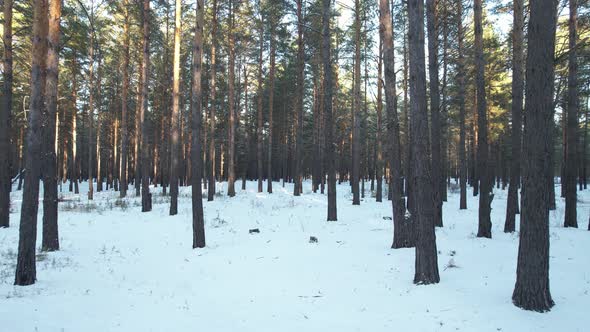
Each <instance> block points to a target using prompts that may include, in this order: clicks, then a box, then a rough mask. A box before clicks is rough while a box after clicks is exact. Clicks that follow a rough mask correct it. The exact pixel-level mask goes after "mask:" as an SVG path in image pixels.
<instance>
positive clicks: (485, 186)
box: [473, 0, 493, 238]
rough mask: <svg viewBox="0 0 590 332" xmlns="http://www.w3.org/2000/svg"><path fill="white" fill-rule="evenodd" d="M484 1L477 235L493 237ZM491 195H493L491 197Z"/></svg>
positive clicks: (478, 41) (478, 38)
mask: <svg viewBox="0 0 590 332" xmlns="http://www.w3.org/2000/svg"><path fill="white" fill-rule="evenodd" d="M482 2H483V0H474V5H473V12H474V28H475V67H476V86H477V120H478V122H477V127H478V133H477V172H478V175H479V180H480V187H481V188H480V194H479V224H478V228H477V237H487V238H491V237H492V221H491V219H490V212H491V207H490V205H491V203H492V202H491V198H492V197H493V195H491V191H492V184H493V183H492V182H491V181H490V180H491V179H490V169H489V165H488V164H489V162H488V157H489V151H488V150H489V148H488V121H487V104H486V91H485V86H486V84H485V59H484V54H483V27H482ZM490 196H491V197H490Z"/></svg>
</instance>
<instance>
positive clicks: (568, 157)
mask: <svg viewBox="0 0 590 332" xmlns="http://www.w3.org/2000/svg"><path fill="white" fill-rule="evenodd" d="M569 12H570V18H569V59H568V69H569V74H568V80H567V82H568V83H567V85H568V86H567V90H568V94H567V96H568V99H567V134H566V139H567V144H566V153H565V220H564V227H576V228H577V227H578V220H577V219H578V217H577V210H576V204H577V203H578V202H577V192H576V189H577V188H576V175H577V173H578V161H577V149H578V82H577V79H578V63H577V60H576V56H577V50H576V42H577V25H578V1H577V0H569Z"/></svg>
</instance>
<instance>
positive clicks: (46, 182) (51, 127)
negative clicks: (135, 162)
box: [41, 0, 62, 251]
mask: <svg viewBox="0 0 590 332" xmlns="http://www.w3.org/2000/svg"><path fill="white" fill-rule="evenodd" d="M61 6H62V4H61V0H52V1H51V5H50V8H49V22H48V28H49V29H48V30H49V33H48V42H49V43H48V53H47V81H46V86H45V98H46V103H47V107H46V109H45V112H44V119H43V126H44V127H43V132H44V133H43V134H44V135H43V142H44V144H45V146H44V150H45V151H44V153H43V156H44V157H45V160H44V163H43V164H44V166H43V239H42V244H41V249H42V250H44V251H54V250H59V234H58V228H57V169H56V167H57V160H56V155H55V138H56V133H55V121H56V116H57V92H58V73H59V35H60V31H59V30H60V26H59V24H60V20H61Z"/></svg>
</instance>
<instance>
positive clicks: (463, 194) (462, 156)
mask: <svg viewBox="0 0 590 332" xmlns="http://www.w3.org/2000/svg"><path fill="white" fill-rule="evenodd" d="M463 38H464V34H463V0H458V1H457V39H458V44H459V49H458V54H459V59H458V64H457V84H458V88H459V92H458V94H457V101H458V103H459V187H460V197H459V209H460V210H466V209H467V158H466V153H465V60H464V57H463V50H464V49H463Z"/></svg>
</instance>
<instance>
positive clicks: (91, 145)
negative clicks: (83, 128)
mask: <svg viewBox="0 0 590 332" xmlns="http://www.w3.org/2000/svg"><path fill="white" fill-rule="evenodd" d="M90 6H91V7H90V20H91V28H90V40H89V41H88V42H89V44H90V45H89V50H88V58H89V61H90V63H89V64H88V96H89V97H88V165H87V166H88V200H92V199H94V183H93V180H92V176H93V172H94V170H93V166H94V161H93V158H92V157H93V154H92V150H93V148H94V147H95V145H94V142H93V141H92V127H94V125H93V122H94V1H93V0H92V1H91V4H90Z"/></svg>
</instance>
